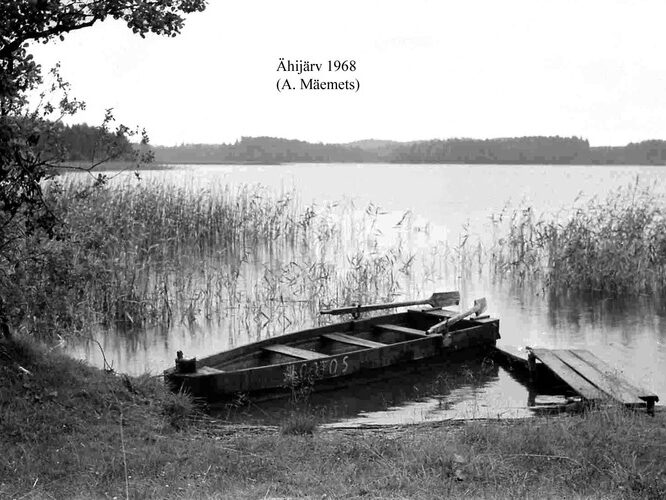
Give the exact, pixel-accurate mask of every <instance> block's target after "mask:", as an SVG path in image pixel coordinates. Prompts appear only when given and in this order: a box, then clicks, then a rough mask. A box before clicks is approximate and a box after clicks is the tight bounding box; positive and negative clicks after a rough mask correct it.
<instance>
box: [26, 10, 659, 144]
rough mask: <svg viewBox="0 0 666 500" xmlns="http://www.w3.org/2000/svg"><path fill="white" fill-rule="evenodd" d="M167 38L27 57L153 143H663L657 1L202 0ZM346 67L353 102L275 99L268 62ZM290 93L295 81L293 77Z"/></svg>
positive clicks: (79, 42) (107, 30)
mask: <svg viewBox="0 0 666 500" xmlns="http://www.w3.org/2000/svg"><path fill="white" fill-rule="evenodd" d="M209 3H210V5H209V6H208V8H207V10H206V11H205V12H203V13H200V14H193V15H190V16H189V17H188V18H187V20H186V26H185V29H184V30H183V32H182V34H181V35H180V36H178V37H175V38H165V37H156V36H149V37H147V38H146V39H141V38H140V37H138V36H136V35H133V34H132V33H131V31H130V30H129V29H127V28H126V27H125V26H124V25H122V24H120V23H116V22H105V23H103V24H97V25H95V26H93V27H92V28H88V29H85V30H82V31H80V32H77V33H72V34H70V35H68V36H67V38H66V39H65V41H64V42H57V43H51V44H49V45H40V46H37V47H35V48H34V51H33V52H34V54H35V56H36V58H37V60H38V62H40V63H41V64H42V66H43V67H44V69H46V68H48V67H50V66H52V65H53V64H54V63H56V62H57V61H60V62H61V63H62V74H63V76H64V77H65V79H67V80H68V81H69V82H70V83H71V84H72V89H73V91H74V93H75V95H77V96H78V97H80V98H81V99H83V100H85V101H86V103H87V105H88V108H87V110H86V112H85V113H82V114H80V115H79V117H78V120H77V121H85V122H87V123H89V124H98V123H101V120H102V118H103V114H104V109H106V108H109V107H113V108H114V110H115V114H116V116H117V117H118V118H119V119H121V120H122V121H123V122H125V123H126V124H133V125H141V126H144V127H146V129H147V130H148V132H149V135H150V138H151V142H152V143H153V144H163V145H174V144H180V143H221V142H232V141H235V140H236V139H238V138H240V137H241V136H260V135H267V136H276V137H286V138H293V139H303V140H308V141H316V142H320V141H321V142H347V141H353V140H359V139H367V138H380V139H393V140H401V141H404V140H415V139H431V138H449V137H475V138H489V137H511V136H523V135H561V136H571V135H576V136H582V137H584V138H587V139H589V140H590V142H591V144H592V145H623V144H626V143H627V142H631V141H639V140H644V139H649V138H661V139H666V43H665V42H666V29H664V22H665V19H666V2H663V1H661V0H659V1H649V0H643V1H640V2H636V1H619V0H605V1H592V0H585V1H580V0H579V1H565V0H558V1H535V0H528V1H518V0H502V1H497V0H478V1H474V0H456V1H442V0H412V1H406V0H404V1H387V0H383V1H374V0H373V1H370V0H356V1H347V0H336V1H327V2H324V1H313V0H307V1H295V0H283V1H279V2H278V1H275V0H244V1H242V2H239V1H235V2H231V1H224V0H210V2H209ZM280 57H283V58H285V59H291V60H292V61H293V60H296V59H300V60H307V61H310V62H317V63H323V64H326V61H328V60H336V59H339V60H345V59H347V60H355V61H356V68H357V70H356V71H355V72H354V73H348V74H347V75H343V74H341V73H336V74H333V73H328V72H325V71H322V72H318V73H316V74H310V75H307V78H310V77H313V78H317V79H319V80H340V79H342V80H344V79H347V78H354V79H358V81H359V82H360V90H359V91H358V92H349V91H315V90H303V91H301V90H295V91H291V92H288V91H285V92H282V93H280V92H278V91H277V89H276V82H277V79H278V78H283V77H284V76H285V74H284V73H279V72H277V67H278V63H279V58H280ZM286 76H290V81H291V82H292V84H294V83H297V84H298V83H299V82H300V77H294V78H291V76H292V75H286Z"/></svg>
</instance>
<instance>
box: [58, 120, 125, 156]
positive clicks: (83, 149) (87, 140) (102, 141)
mask: <svg viewBox="0 0 666 500" xmlns="http://www.w3.org/2000/svg"><path fill="white" fill-rule="evenodd" d="M58 142H59V146H60V149H61V151H62V156H63V159H64V160H66V161H83V162H97V161H100V160H103V159H105V158H106V157H107V156H108V154H109V153H110V152H111V151H113V153H114V155H115V154H117V155H118V156H117V157H116V158H113V159H115V160H126V159H131V157H132V151H133V146H132V144H131V143H130V142H129V141H128V140H127V138H126V137H124V136H119V135H117V134H115V133H113V132H109V131H105V130H104V129H102V128H101V127H92V126H90V125H86V124H85V123H83V124H77V125H65V126H63V127H62V129H60V130H59V131H58Z"/></svg>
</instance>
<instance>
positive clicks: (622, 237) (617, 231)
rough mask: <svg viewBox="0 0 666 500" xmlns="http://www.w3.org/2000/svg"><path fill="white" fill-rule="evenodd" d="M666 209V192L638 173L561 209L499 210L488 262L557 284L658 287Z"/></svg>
mask: <svg viewBox="0 0 666 500" xmlns="http://www.w3.org/2000/svg"><path fill="white" fill-rule="evenodd" d="M665 215H666V199H665V198H664V195H663V194H662V193H660V192H659V191H657V190H656V189H655V187H654V186H646V185H642V184H641V183H640V181H639V180H638V179H637V180H636V182H635V183H634V184H632V185H629V186H626V187H622V188H619V189H617V190H615V191H613V192H611V193H609V195H608V196H607V197H606V198H605V199H597V198H593V199H589V200H587V201H580V202H578V203H577V204H576V205H575V206H574V208H573V210H569V211H566V212H560V213H558V214H537V212H536V210H535V209H534V208H533V207H530V206H523V207H520V208H518V209H514V210H511V211H507V212H506V213H502V214H499V215H498V216H496V217H495V218H494V222H495V225H496V229H495V232H494V234H495V239H494V241H493V243H492V245H490V247H489V250H488V252H487V262H488V263H489V265H490V266H491V270H492V272H493V273H494V275H495V276H507V275H508V276H510V277H511V278H513V279H516V280H518V281H519V282H532V283H533V282H535V281H541V282H543V284H544V286H545V287H546V288H548V289H550V290H552V291H556V292H563V291H596V292H603V293H608V294H621V293H628V294H643V293H644V294H654V293H660V292H661V291H662V290H663V289H664V285H665V284H666V219H665Z"/></svg>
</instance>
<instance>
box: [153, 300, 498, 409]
mask: <svg viewBox="0 0 666 500" xmlns="http://www.w3.org/2000/svg"><path fill="white" fill-rule="evenodd" d="M415 313H416V314H415ZM440 319H441V318H440ZM433 321H437V319H436V318H435V319H433V318H428V317H425V316H419V315H418V312H417V311H409V312H407V313H399V314H394V315H386V316H378V317H375V318H371V319H367V320H360V321H350V322H346V323H339V324H335V325H329V326H326V327H320V328H315V329H311V330H304V331H300V332H295V333H292V334H288V335H284V336H280V337H275V338H272V339H267V340H264V341H261V342H258V343H254V344H250V345H247V346H243V347H239V348H236V349H233V350H231V351H227V352H225V353H220V354H218V355H215V356H210V357H208V358H203V359H201V360H199V362H198V363H197V365H198V368H197V371H196V372H194V373H178V372H177V371H176V370H174V369H170V370H167V371H166V372H165V378H166V380H167V381H168V383H169V384H170V385H171V387H172V388H173V389H174V390H176V391H186V392H188V393H190V394H192V395H193V396H194V397H197V398H205V399H207V400H219V399H228V398H232V397H234V396H235V395H238V394H239V393H242V394H250V393H263V394H266V393H271V392H275V393H279V392H289V391H291V390H296V389H299V388H301V387H303V386H307V387H311V388H316V387H317V386H318V385H325V386H327V387H331V385H334V384H331V382H332V381H336V380H339V381H340V383H341V384H344V383H345V380H346V379H348V377H350V376H353V375H356V374H360V373H363V372H367V371H372V370H378V369H386V368H388V367H391V366H397V365H402V364H404V363H409V362H414V361H418V360H422V359H426V358H431V357H435V356H447V355H452V354H454V353H459V352H461V351H465V350H468V349H469V350H470V352H471V351H473V350H475V349H476V350H475V352H477V355H478V348H479V347H484V346H487V347H492V346H494V345H495V342H496V340H497V339H498V338H499V320H497V319H490V318H488V319H484V320H478V321H467V323H466V324H464V325H462V327H461V328H459V329H457V330H456V331H454V332H451V334H450V335H449V336H447V337H446V338H445V337H444V336H443V335H441V334H433V335H426V334H425V333H423V334H422V335H418V334H416V333H411V335H412V338H406V339H405V340H400V339H399V338H398V337H397V336H398V335H399V334H400V333H401V332H399V331H398V332H393V333H395V336H394V337H390V335H391V333H392V332H390V331H384V332H383V334H384V337H382V338H383V339H386V338H390V339H391V340H396V339H398V341H396V342H393V343H391V344H386V345H381V346H378V347H357V348H356V349H355V350H348V349H347V350H344V351H342V352H336V349H335V346H333V347H328V353H327V355H326V356H321V357H319V358H317V359H301V360H291V361H286V362H277V363H271V364H267V365H266V366H249V367H246V368H245V367H243V366H242V361H239V362H237V364H238V365H239V366H238V367H237V368H236V369H231V370H224V371H221V370H218V369H216V368H215V367H216V366H225V364H229V363H234V362H235V360H243V359H246V358H249V357H251V356H254V355H255V353H257V352H261V351H262V350H263V351H266V350H271V349H274V348H275V346H285V345H301V346H304V345H305V346H309V347H310V348H311V349H313V351H316V350H317V347H320V342H321V341H320V340H319V339H321V338H325V337H326V335H327V334H336V335H338V334H340V332H342V334H343V335H345V336H351V335H356V336H358V337H359V338H360V339H362V340H361V341H365V342H367V343H368V344H369V345H373V344H374V343H377V344H380V343H378V342H373V341H369V340H368V338H369V337H370V336H371V335H370V333H368V332H372V331H373V329H374V330H377V329H378V328H379V329H382V327H384V325H385V324H390V325H397V326H395V327H394V328H396V329H397V330H400V329H401V328H402V329H403V330H406V331H407V330H409V331H412V330H415V329H414V328H412V327H414V326H417V327H420V328H421V329H422V330H425V329H427V327H428V325H429V324H432V322H433ZM400 325H409V327H406V326H400ZM409 333H410V332H407V334H409ZM327 345H328V344H327ZM337 347H338V348H340V349H342V348H343V347H344V346H337Z"/></svg>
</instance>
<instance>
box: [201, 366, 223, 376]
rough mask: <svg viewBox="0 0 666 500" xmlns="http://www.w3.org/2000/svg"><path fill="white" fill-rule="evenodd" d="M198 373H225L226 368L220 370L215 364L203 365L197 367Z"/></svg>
mask: <svg viewBox="0 0 666 500" xmlns="http://www.w3.org/2000/svg"><path fill="white" fill-rule="evenodd" d="M197 373H199V374H203V375H215V374H216V373H224V370H219V369H218V368H215V367H213V366H201V367H198V368H197Z"/></svg>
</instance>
